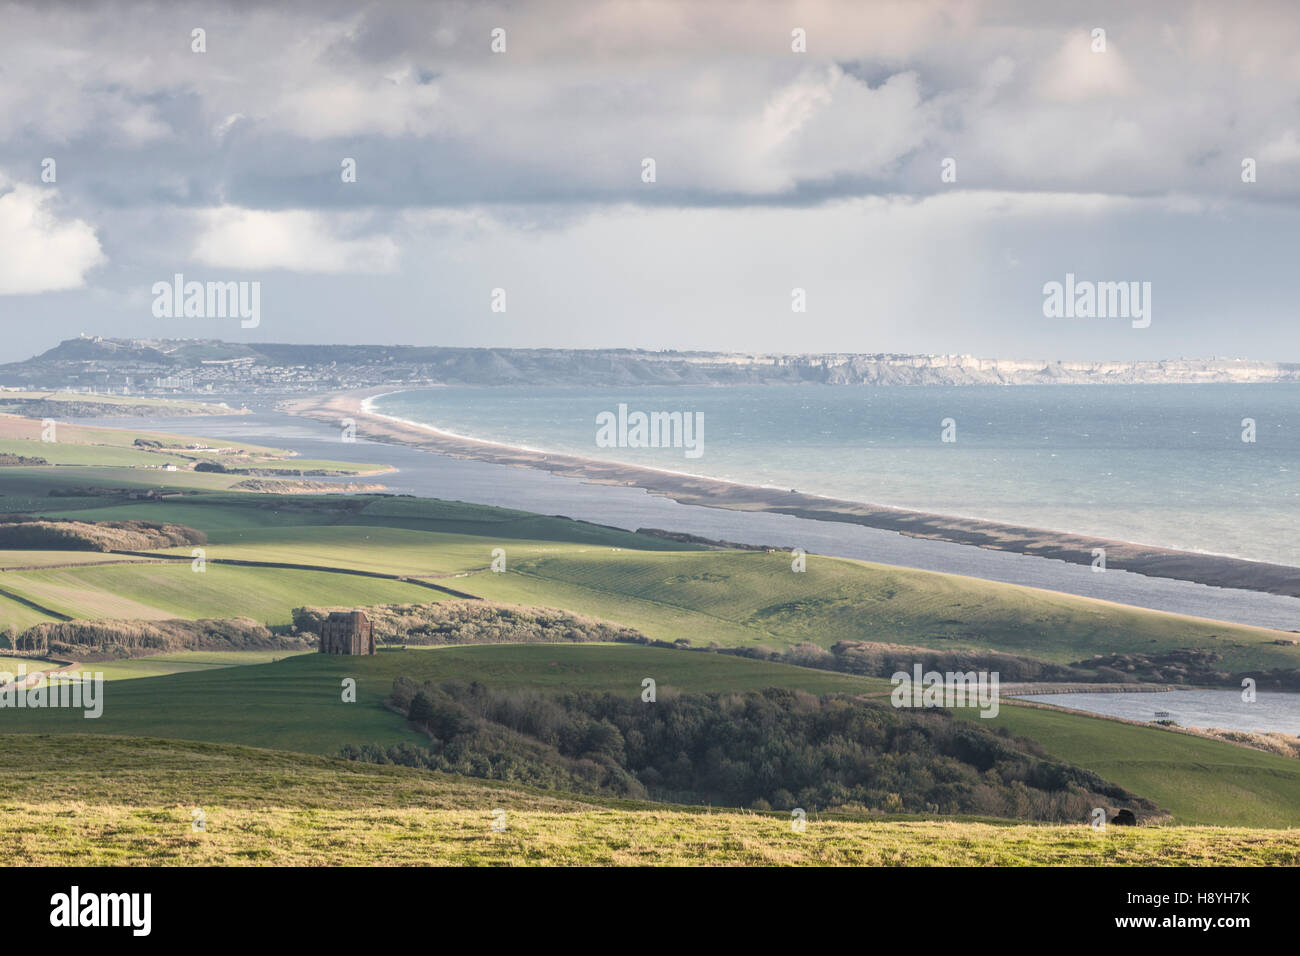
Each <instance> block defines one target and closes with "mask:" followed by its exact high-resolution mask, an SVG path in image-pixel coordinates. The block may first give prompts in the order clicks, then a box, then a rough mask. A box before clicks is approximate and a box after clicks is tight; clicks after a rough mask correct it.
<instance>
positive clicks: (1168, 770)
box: [0, 644, 1300, 827]
mask: <svg viewBox="0 0 1300 956" xmlns="http://www.w3.org/2000/svg"><path fill="white" fill-rule="evenodd" d="M148 660H149V659H148V658H145V659H144V662H147V661H148ZM399 675H404V676H408V677H411V678H412V679H415V680H417V681H421V682H423V681H446V680H452V679H456V680H463V681H472V680H477V681H480V682H482V683H484V684H485V685H488V686H490V687H494V688H532V689H535V690H538V691H542V692H555V693H563V692H566V691H571V690H597V691H611V692H624V691H625V692H626V693H628V694H629V695H630V696H636V695H639V693H640V689H641V680H642V678H643V677H653V678H655V680H656V681H657V682H658V688H659V692H660V693H661V694H662V693H666V692H668V691H670V690H671V689H672V688H677V689H678V690H681V691H686V692H701V693H708V692H717V691H723V690H759V689H762V688H764V687H791V688H798V689H801V690H806V691H808V692H810V693H815V694H824V693H832V692H845V693H880V692H882V691H886V690H888V688H889V682H888V681H886V680H881V679H872V678H862V677H853V676H850V675H846V674H835V673H831V672H828V671H817V670H810V669H807V668H799V667H789V666H786V665H780V664H770V663H766V662H759V661H751V660H745V659H742V658H735V657H727V656H721V655H714V654H705V653H699V652H692V651H680V650H666V649H662V648H653V647H642V646H638V645H622V644H619V645H593V644H560V645H554V644H544V645H503V644H497V645H486V646H473V647H443V648H431V649H419V650H417V649H411V650H407V651H387V652H384V653H381V654H379V655H378V656H376V657H370V658H359V657H354V658H340V657H332V656H328V655H320V654H304V655H301V656H298V657H293V658H289V659H286V660H280V661H278V662H276V663H265V664H254V665H249V666H246V667H237V668H227V669H219V670H218V669H209V670H204V671H198V672H193V673H183V674H174V675H172V676H169V677H157V678H141V679H138V680H130V681H122V682H115V683H114V684H112V685H109V686H107V687H106V689H105V694H106V697H105V706H104V715H103V716H102V717H100V718H99V719H98V720H86V719H84V718H83V717H82V716H81V715H80V714H79V713H76V712H72V711H66V710H65V711H58V710H44V711H33V710H4V711H0V732H9V733H15V732H16V733H61V734H127V735H136V736H164V735H166V736H169V737H183V738H186V739H190V740H200V741H212V742H228V743H235V744H247V745H252V746H259V747H273V748H277V749H283V750H295V751H301V752H304V753H314V754H337V753H338V752H339V750H340V749H341V748H342V747H343V746H344V745H345V744H349V743H352V744H362V743H378V744H383V745H389V744H400V743H409V744H414V745H417V746H419V745H423V744H425V743H426V742H427V741H425V739H424V738H423V737H421V736H419V735H418V734H416V733H415V732H413V731H411V730H410V729H408V728H407V726H406V724H405V722H404V721H403V720H402V718H401V717H400V716H398V715H397V714H395V713H393V712H391V711H389V710H386V709H384V707H383V701H384V699H385V698H386V697H387V696H388V695H389V694H390V692H391V691H392V684H393V680H394V678H396V677H397V676H399ZM345 677H352V678H353V679H355V680H356V681H357V701H356V703H353V704H344V703H342V701H341V699H340V697H341V695H340V686H341V681H342V679H343V678H345ZM957 713H959V714H962V715H966V716H970V718H971V719H972V720H981V721H982V722H984V723H986V724H989V725H991V727H993V728H994V729H996V727H997V726H1001V725H1005V726H1007V727H1008V728H1010V729H1011V730H1012V731H1013V732H1014V733H1016V734H1019V735H1023V736H1027V737H1031V738H1033V739H1035V740H1038V741H1039V742H1040V743H1041V744H1042V745H1043V746H1044V748H1045V749H1046V750H1047V752H1048V753H1049V754H1051V755H1052V756H1054V757H1056V758H1058V759H1060V760H1063V761H1066V762H1068V763H1071V764H1075V765H1077V766H1081V767H1086V768H1087V769H1089V770H1092V771H1094V772H1096V773H1098V774H1100V775H1101V776H1103V777H1105V778H1106V779H1107V780H1110V781H1112V782H1114V783H1117V784H1119V785H1120V786H1122V787H1124V788H1126V789H1128V790H1131V791H1133V792H1134V793H1137V794H1139V795H1141V796H1143V797H1147V798H1148V799H1151V800H1154V801H1155V802H1156V803H1157V804H1158V805H1159V806H1160V807H1161V808H1163V809H1165V810H1168V811H1169V812H1170V813H1171V814H1172V816H1173V819H1174V820H1175V821H1176V822H1178V823H1197V824H1211V825H1235V826H1263V827H1280V826H1300V761H1296V760H1293V759H1289V758H1286V757H1280V756H1277V755H1274V754H1267V753H1262V752H1259V751H1255V750H1249V749H1247V748H1244V747H1236V746H1233V745H1231V744H1227V743H1223V742H1220V741H1215V740H1208V739H1205V738H1201V737H1194V736H1190V735H1186V734H1180V733H1177V732H1176V731H1171V730H1166V729H1163V728H1159V727H1142V726H1134V725H1131V724H1125V723H1121V722H1119V721H1113V720H1104V719H1101V718H1094V717H1089V716H1086V715H1083V714H1070V713H1063V712H1060V711H1054V710H1047V709H1042V708H1036V707H1029V706H1021V705H1015V704H1013V703H1011V702H1008V701H1004V702H1003V706H1002V708H1001V713H1000V715H999V716H998V717H997V718H996V719H993V720H986V719H984V718H978V717H976V716H975V712H974V711H957Z"/></svg>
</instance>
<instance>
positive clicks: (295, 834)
mask: <svg viewBox="0 0 1300 956" xmlns="http://www.w3.org/2000/svg"><path fill="white" fill-rule="evenodd" d="M0 749H3V751H4V752H5V753H6V754H7V755H9V756H10V758H11V759H12V760H13V761H15V762H16V763H17V764H18V765H20V766H22V767H24V768H26V769H25V772H24V773H21V774H16V773H15V774H4V775H0V806H3V808H4V813H2V814H0V865H7V866H12V865H26V866H31V865H38V866H39V865H47V866H48V865H80V866H84V865H87V864H92V865H114V864H115V865H154V866H158V865H173V866H174V865H200V864H204V865H214V864H221V865H299V866H302V865H306V866H322V865H342V864H353V865H389V866H394V865H407V866H410V865H421V864H454V865H512V866H521V865H583V864H585V865H593V864H595V865H611V864H633V865H645V864H677V865H688V864H694V865H794V864H803V865H836V866H864V865H867V866H870V865H939V866H959V865H966V866H996V865H1043V864H1070V865H1084V866H1087V865H1108V864H1146V865H1165V866H1224V865H1237V864H1244V865H1295V864H1297V863H1300V831H1277V830H1272V831H1270V830H1243V829H1225V828H1187V827H1161V828H1141V829H1137V830H1126V829H1122V828H1119V827H1109V828H1107V829H1106V831H1105V832H1104V833H1095V832H1093V831H1092V830H1091V828H1089V827H1088V826H1086V825H1084V826H1031V825H1000V824H990V823H980V822H967V821H953V820H926V821H910V820H909V821H890V820H880V821H874V820H873V821H851V820H845V819H831V818H822V819H818V818H817V817H816V816H813V817H811V818H810V819H809V820H808V824H807V828H806V829H805V830H804V832H802V833H797V832H794V830H793V829H792V827H791V826H790V822H789V818H788V817H786V816H784V815H782V814H772V815H759V814H753V813H738V812H715V811H711V810H705V809H700V808H680V807H671V806H654V805H645V804H634V803H622V802H613V801H602V800H589V799H576V798H569V797H565V796H564V795H561V794H546V793H539V792H536V791H532V790H528V789H525V788H520V787H512V786H508V785H503V784H496V783H489V782H485V781H475V780H468V779H465V778H460V777H449V776H444V775H441V774H431V773H424V772H420V771H415V770H408V769H406V768H403V767H379V766H374V765H369V764H353V763H348V762H346V761H341V760H330V759H325V758H320V757H308V756H303V755H298V754H286V753H279V752H275V751H268V750H257V749H252V748H246V747H233V746H228V745H215V744H196V743H183V742H178V741H174V740H158V739H124V738H113V737H97V738H86V737H76V736H70V737H43V736H32V737H4V736H0ZM498 808H499V809H501V810H504V811H505V827H506V828H505V830H504V831H502V832H494V831H493V830H492V823H493V820H494V817H493V811H494V810H496V809H498ZM196 809H198V810H202V811H203V814H204V824H205V828H204V830H202V831H195V830H194V828H193V823H192V821H193V819H194V818H193V811H194V810H196Z"/></svg>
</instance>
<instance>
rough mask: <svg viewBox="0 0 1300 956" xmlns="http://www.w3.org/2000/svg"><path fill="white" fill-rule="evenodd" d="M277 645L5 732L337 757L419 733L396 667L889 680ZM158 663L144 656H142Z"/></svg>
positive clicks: (537, 648)
mask: <svg viewBox="0 0 1300 956" xmlns="http://www.w3.org/2000/svg"><path fill="white" fill-rule="evenodd" d="M277 653H278V654H279V656H282V657H285V659H283V660H280V661H278V662H277V663H274V664H251V665H249V666H244V667H238V668H221V669H205V670H202V671H192V672H190V673H177V674H175V675H174V676H168V677H155V678H141V679H139V680H132V681H124V682H121V683H117V684H115V685H114V686H112V687H110V688H107V689H106V690H105V697H104V713H103V716H101V717H99V718H97V719H94V720H87V719H86V718H85V717H83V716H82V714H81V712H80V711H71V710H0V733H48V732H60V733H96V734H100V733H102V734H131V735H139V736H150V737H155V736H168V737H179V738H184V739H187V740H205V741H213V742H218V741H220V742H229V743H239V744H248V745H251V746H256V747H272V748H276V749H280V750H298V751H303V752H305V753H316V754H337V753H338V752H339V750H340V749H341V748H342V747H343V746H344V745H345V744H349V743H355V744H360V743H367V742H371V743H382V744H394V743H403V742H406V743H414V744H419V743H420V742H421V741H422V740H423V738H421V737H420V736H419V735H418V734H416V733H415V732H413V731H411V730H410V729H408V728H407V727H406V721H405V720H404V719H403V718H402V717H401V716H399V715H398V714H395V713H393V712H391V711H389V710H386V709H385V708H384V707H383V706H382V704H383V700H384V698H386V697H387V696H388V695H389V693H390V692H391V691H392V687H393V679H394V678H396V677H397V676H399V675H406V676H409V677H413V678H416V679H417V680H420V681H425V680H437V681H443V680H450V679H452V678H456V679H462V680H479V681H482V682H483V683H485V684H491V685H492V686H496V687H532V688H541V689H553V690H556V691H563V690H576V689H593V690H606V691H610V692H614V693H620V692H624V691H625V692H626V693H628V694H629V695H632V696H634V697H635V696H639V695H640V693H641V680H642V678H644V677H652V678H654V679H655V681H656V682H657V684H658V688H659V692H660V693H661V694H662V693H668V692H671V691H672V690H673V689H676V690H679V691H697V692H709V691H718V690H759V689H762V688H764V687H774V686H785V687H797V688H800V689H803V690H807V691H809V692H811V693H829V692H832V691H845V692H852V691H879V690H881V689H887V688H888V682H887V681H882V680H874V679H869V678H861V677H851V676H849V675H846V674H833V673H830V672H828V671H816V670H810V669H807V668H799V667H789V666H787V665H783V664H768V663H763V662H759V661H750V660H743V659H739V658H733V657H723V656H720V655H716V654H703V653H692V652H686V651H670V650H666V649H662V648H654V647H641V646H638V645H626V644H615V645H588V644H542V645H514V644H504V645H502V644H497V645H483V646H476V647H445V648H428V649H419V650H417V649H414V648H412V649H409V650H405V651H402V650H389V651H383V652H381V653H380V654H378V655H376V656H374V657H337V656H334V655H327V654H304V655H301V656H286V655H285V653H284V652H277ZM169 656H170V655H169ZM153 660H155V659H154V658H143V659H141V661H140V664H141V665H143V666H148V664H149V662H151V661H153ZM86 668H87V669H99V665H97V664H90V665H86ZM344 678H352V679H353V680H355V681H356V689H357V700H356V702H355V703H343V701H342V692H341V690H340V688H341V686H342V681H343V679H344Z"/></svg>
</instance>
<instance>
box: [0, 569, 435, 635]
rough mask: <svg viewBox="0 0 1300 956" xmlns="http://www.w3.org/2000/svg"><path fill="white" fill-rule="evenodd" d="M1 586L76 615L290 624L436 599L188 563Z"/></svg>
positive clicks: (28, 575) (14, 577) (22, 574)
mask: <svg viewBox="0 0 1300 956" xmlns="http://www.w3.org/2000/svg"><path fill="white" fill-rule="evenodd" d="M0 588H3V589H4V590H5V591H9V592H11V593H13V594H17V595H19V596H21V597H24V598H27V599H28V600H30V601H34V602H36V603H37V604H39V605H41V606H42V607H45V608H49V609H50V610H53V611H57V612H58V613H60V614H65V615H67V616H69V617H76V618H118V619H139V620H153V621H157V620H163V619H165V618H170V617H183V618H191V619H199V618H219V617H249V618H252V619H253V620H255V621H260V622H262V623H263V624H267V625H272V624H288V623H289V621H290V611H291V610H292V609H293V608H295V607H300V606H302V605H304V604H352V605H355V604H401V603H417V602H428V601H436V600H438V599H439V597H441V595H439V594H438V593H437V592H435V591H430V590H429V589H427V588H422V587H419V586H418V585H415V584H406V583H403V582H401V581H388V580H381V579H376V578H365V577H359V576H356V575H350V574H332V573H329V572H326V571H290V570H283V569H273V568H245V567H233V566H229V565H222V564H216V563H208V564H206V565H205V569H204V571H203V572H202V573H199V572H196V571H194V570H193V568H192V565H191V563H190V562H189V561H185V562H168V563H165V564H155V563H148V562H145V563H140V564H131V565H127V564H116V565H109V566H98V567H86V568H65V569H58V570H49V571H11V572H5V573H4V574H0Z"/></svg>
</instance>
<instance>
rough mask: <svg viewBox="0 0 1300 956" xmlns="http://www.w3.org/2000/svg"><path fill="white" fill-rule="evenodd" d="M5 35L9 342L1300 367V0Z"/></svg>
mask: <svg viewBox="0 0 1300 956" xmlns="http://www.w3.org/2000/svg"><path fill="white" fill-rule="evenodd" d="M0 23H2V24H3V31H2V32H0V329H2V330H3V333H4V334H3V335H2V336H0V361H12V360H19V359H22V358H26V357H28V356H29V355H32V354H35V353H37V352H40V351H43V350H44V349H47V348H50V347H52V346H53V345H55V344H57V343H58V342H59V341H60V340H62V339H65V338H70V337H74V336H76V335H78V334H83V333H84V334H86V335H102V336H106V337H107V336H114V337H142V338H221V339H226V340H228V341H247V342H258V341H262V342H330V343H383V344H415V345H455V346H518V347H552V348H605V347H629V348H647V349H703V350H732V351H745V352H749V351H760V352H766V351H782V352H828V351H832V352H917V353H960V354H975V355H983V356H990V357H994V356H996V357H1011V358H1030V359H1037V358H1045V359H1062V360H1134V359H1162V358H1177V357H1212V356H1213V357H1244V358H1253V359H1266V360H1280V361H1292V362H1296V361H1300V322H1298V321H1297V320H1298V319H1300V315H1297V296H1296V293H1295V284H1296V280H1295V277H1296V276H1297V275H1298V274H1300V268H1298V266H1297V253H1298V252H1300V242H1298V241H1297V237H1300V7H1298V6H1297V5H1295V4H1293V3H1288V2H1276V3H1250V2H1234V3H1196V2H1170V3H1164V2H1146V3H1142V4H1134V3H1132V2H1118V3H1106V2H1096V3H1088V4H1067V3H1062V4H1045V3H1042V2H1039V0H1025V2H980V0H960V2H946V0H908V2H880V3H877V2H869V0H867V2H863V0H858V2H845V3H838V2H817V3H814V2H789V3H778V2H751V3H742V2H733V0H715V2H710V3H699V2H695V3H690V2H666V0H646V2H640V0H614V2H599V0H589V2H584V3H576V2H574V3H569V2H546V0H540V2H535V3H500V2H491V0H488V2H473V3H436V2H435V3H410V4H405V3H372V4H368V5H366V4H357V3H335V2H330V0H315V2H288V3H277V4H274V5H271V4H266V5H260V4H251V3H221V2H212V3H199V4H188V3H185V2H177V3H165V4H163V3H156V4H143V3H113V2H102V3H94V4H89V3H87V4H64V3H58V2H45V3H39V4H30V5H29V4H7V3H3V2H0ZM196 31H201V32H200V33H196ZM647 160H652V161H653V176H650V174H649V172H648V171H647V170H648V165H649V164H648V163H647ZM353 168H355V177H352V176H351V175H350V172H351V170H352V169H353ZM352 179H354V180H355V181H350V180H352ZM648 180H649V181H648ZM176 274H181V275H183V276H184V277H185V280H186V281H197V282H202V283H206V282H249V283H253V282H256V283H258V284H259V286H258V287H259V290H260V303H261V305H260V320H259V322H258V323H257V325H256V326H255V327H250V328H244V327H242V326H241V322H240V321H239V320H238V319H232V318H222V317H212V316H208V317H203V316H188V317H184V316H180V317H175V316H174V317H166V316H163V317H160V316H158V315H155V311H156V310H155V309H154V299H155V295H154V291H153V287H154V284H155V283H158V282H168V283H170V282H171V281H172V280H173V277H174V276H175V275H176ZM1067 274H1070V275H1073V276H1074V277H1075V281H1076V282H1084V281H1089V282H1123V283H1137V284H1138V286H1137V287H1136V288H1138V289H1149V290H1150V291H1149V301H1148V302H1147V305H1148V306H1149V319H1150V322H1149V324H1146V325H1143V324H1142V323H1141V322H1137V321H1130V319H1129V318H1128V317H1127V316H1125V315H1120V316H1090V315H1072V316H1069V317H1065V316H1048V315H1046V314H1045V309H1044V301H1045V298H1046V295H1045V291H1044V288H1045V286H1046V285H1047V284H1049V283H1053V282H1057V283H1062V284H1063V283H1065V281H1066V276H1067ZM1146 283H1149V286H1147V285H1145V284H1146ZM796 289H797V290H802V302H803V305H804V311H795V302H796V293H795V291H794V290H796ZM496 290H504V295H501V294H500V293H498V292H496ZM494 303H495V305H496V310H494V308H493V306H494ZM502 305H504V311H501V310H500V309H501V307H502Z"/></svg>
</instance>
